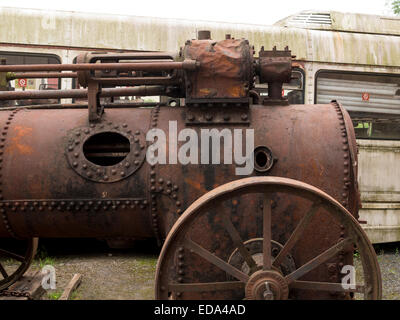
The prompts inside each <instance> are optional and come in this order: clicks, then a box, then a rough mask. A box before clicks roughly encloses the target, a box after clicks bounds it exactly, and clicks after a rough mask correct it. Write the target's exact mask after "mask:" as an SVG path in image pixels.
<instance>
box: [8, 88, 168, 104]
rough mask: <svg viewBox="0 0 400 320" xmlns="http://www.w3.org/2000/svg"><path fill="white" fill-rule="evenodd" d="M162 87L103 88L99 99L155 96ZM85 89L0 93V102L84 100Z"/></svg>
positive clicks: (86, 92)
mask: <svg viewBox="0 0 400 320" xmlns="http://www.w3.org/2000/svg"><path fill="white" fill-rule="evenodd" d="M165 90H166V89H165V87H164V86H139V87H133V88H130V87H126V88H103V89H102V90H101V92H100V97H102V98H104V97H118V96H119V97H121V96H152V95H154V96H156V95H162V94H164V93H165ZM87 94H88V90H87V89H71V90H29V91H0V101H1V100H23V99H61V98H86V97H87Z"/></svg>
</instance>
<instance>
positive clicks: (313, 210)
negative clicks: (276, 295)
mask: <svg viewBox="0 0 400 320" xmlns="http://www.w3.org/2000/svg"><path fill="white" fill-rule="evenodd" d="M320 205H321V203H320V202H319V201H317V202H314V203H313V205H312V206H311V208H310V210H309V211H308V212H307V213H306V214H305V215H304V217H303V218H302V219H301V220H300V222H299V224H298V225H297V227H296V229H295V230H294V231H293V233H292V234H291V235H290V237H289V240H288V241H286V243H285V245H284V246H283V248H282V250H281V251H280V252H279V254H278V255H277V256H276V258H275V260H274V262H273V266H274V267H277V268H278V267H279V266H280V265H281V263H282V261H283V259H285V257H286V256H287V254H288V253H289V251H290V250H292V248H293V247H294V245H295V244H296V243H297V241H298V240H299V239H300V237H301V235H302V234H303V232H304V230H305V229H306V227H307V226H308V224H309V222H310V221H311V219H312V217H313V216H314V215H315V213H316V212H317V211H318V209H319V207H320Z"/></svg>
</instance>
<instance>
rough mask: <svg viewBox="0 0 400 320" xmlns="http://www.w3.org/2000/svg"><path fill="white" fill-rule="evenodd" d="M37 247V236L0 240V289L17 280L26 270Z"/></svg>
mask: <svg viewBox="0 0 400 320" xmlns="http://www.w3.org/2000/svg"><path fill="white" fill-rule="evenodd" d="M37 247H38V238H32V239H26V240H15V239H1V240H0V274H1V276H0V290H3V289H6V288H8V287H9V286H11V285H12V284H13V283H14V282H16V281H17V280H19V279H20V278H21V277H22V276H23V275H24V273H25V271H26V270H28V268H29V266H30V264H31V262H32V260H33V258H34V257H35V254H36V250H37Z"/></svg>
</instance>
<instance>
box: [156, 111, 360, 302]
mask: <svg viewBox="0 0 400 320" xmlns="http://www.w3.org/2000/svg"><path fill="white" fill-rule="evenodd" d="M160 110H161V111H160V114H159V117H158V122H157V127H158V128H161V129H163V130H164V131H165V132H168V131H169V130H168V127H169V124H170V121H177V122H176V123H177V132H178V133H179V132H180V131H181V130H182V129H185V128H191V129H193V130H195V131H196V132H197V133H198V136H199V137H200V136H201V129H204V128H209V129H212V128H217V129H220V130H222V129H229V130H232V132H233V130H234V129H243V130H246V129H254V146H255V147H259V146H265V147H268V149H270V150H271V152H272V154H273V156H274V157H275V158H276V160H275V162H274V165H273V167H272V168H271V169H270V170H269V171H267V172H257V171H254V172H252V175H256V176H257V175H270V176H278V177H288V178H292V179H296V180H299V181H303V182H306V183H308V184H311V185H313V186H315V187H317V188H319V189H321V190H323V191H325V192H327V193H328V194H330V195H331V196H333V197H334V198H335V199H337V200H338V201H339V202H341V203H342V204H343V205H344V206H345V207H347V208H348V209H349V211H350V212H352V213H353V214H356V208H357V204H356V202H355V201H352V199H354V198H355V196H354V194H355V193H356V192H357V191H356V190H355V184H354V183H355V182H354V176H353V175H352V170H351V160H350V158H351V156H350V149H351V148H354V146H355V144H354V141H350V140H352V139H351V137H350V138H349V137H348V136H347V130H346V126H345V123H347V124H348V125H349V127H348V128H347V129H348V131H349V132H351V130H353V129H352V127H351V122H346V121H345V118H346V117H347V115H346V112H345V111H342V110H340V108H339V107H338V106H337V105H335V104H330V105H306V106H303V105H292V106H273V107H272V106H271V107H265V106H252V107H251V108H250V109H249V112H248V113H246V112H245V111H243V113H246V114H247V117H246V116H243V117H242V114H240V113H239V114H235V112H234V111H232V110H230V109H226V110H219V111H216V112H214V113H212V112H210V111H209V114H208V117H207V118H208V120H207V119H206V116H205V115H206V114H207V112H198V111H196V109H192V110H190V112H189V111H188V112H186V113H182V112H181V111H180V110H179V109H177V108H175V109H174V108H161V109H160ZM343 112H344V113H345V114H343ZM188 114H190V115H195V116H194V117H191V116H188ZM210 115H212V117H210ZM226 115H229V117H226ZM224 118H225V119H228V118H229V119H230V120H229V121H227V120H224ZM210 119H211V120H210ZM229 122H231V124H229ZM241 122H242V123H241ZM243 132H245V131H243ZM167 139H168V142H169V141H171V146H173V145H174V144H175V143H176V140H177V137H176V136H169V137H167ZM183 143H184V142H179V143H178V149H179V146H181V145H182V144H183ZM200 143H201V142H200V141H199V145H200ZM221 144H222V143H221ZM233 145H235V142H233ZM351 146H353V147H351ZM353 154H356V152H355V150H353ZM199 159H200V155H199ZM221 159H223V151H222V148H221ZM221 162H223V161H221ZM236 167H237V166H236V165H229V164H215V165H211V164H188V165H184V166H182V165H179V164H177V165H159V166H156V168H155V170H154V171H155V174H154V180H153V181H154V186H155V190H156V191H157V199H158V200H157V212H158V225H159V226H160V228H161V231H160V233H161V237H166V236H167V234H168V232H169V231H170V229H171V228H172V227H173V224H174V222H175V221H176V219H178V218H179V216H180V214H181V213H182V212H183V210H184V208H186V207H188V206H189V205H190V204H191V203H193V201H194V200H196V199H197V198H199V197H200V196H201V195H203V194H205V193H206V192H207V191H210V190H212V189H214V188H215V187H217V186H219V185H222V184H224V183H226V182H229V181H233V180H237V179H240V178H242V177H243V176H238V175H236V173H235V169H236ZM239 167H240V166H239ZM300 196H301V195H299V196H298V197H297V196H288V195H285V194H275V195H273V198H272V200H273V207H272V239H274V240H275V241H278V242H279V243H281V244H284V243H285V242H286V241H287V240H288V238H289V236H290V235H291V233H292V232H293V230H294V228H295V227H296V226H297V224H298V222H299V221H300V219H301V218H302V217H303V215H304V214H305V212H307V211H308V210H309V208H310V206H311V203H310V202H307V201H305V200H304V199H302V198H301V197H300ZM262 203H263V196H262V195H257V194H255V195H246V196H241V197H238V198H235V199H231V200H228V201H226V202H224V203H223V204H222V206H220V207H216V208H213V209H211V210H210V212H209V213H208V214H207V215H206V216H204V218H202V219H199V220H198V221H196V223H195V224H194V226H193V229H191V230H192V231H191V236H192V240H194V241H195V242H197V243H200V244H201V245H202V246H203V247H204V248H206V249H207V250H209V251H211V252H215V254H216V255H217V256H219V257H220V258H222V259H224V260H225V261H227V260H228V259H229V256H230V255H231V254H232V252H233V251H234V249H235V247H234V246H233V245H232V242H231V241H230V239H229V236H228V234H227V233H226V231H225V230H224V227H223V225H222V224H221V222H220V221H221V220H220V218H219V216H220V214H221V212H222V211H224V212H227V213H228V215H230V217H231V219H232V221H233V223H234V225H235V226H236V228H237V229H238V231H239V233H240V235H241V237H242V239H243V241H246V240H249V239H255V238H260V237H262V230H261V229H262ZM167 212H168V214H167ZM342 236H343V235H342V228H341V226H340V225H338V223H337V222H335V221H334V219H332V218H331V217H330V216H329V214H328V213H327V212H325V211H321V212H320V213H319V214H318V215H317V216H316V218H315V219H314V220H313V221H312V223H311V224H310V226H309V228H308V229H307V232H306V233H305V234H304V235H303V237H302V239H301V240H300V241H299V242H298V243H297V245H296V249H295V250H294V252H293V258H294V261H295V263H296V265H297V266H300V265H303V264H304V263H306V262H308V261H309V260H310V259H312V258H314V257H316V256H317V255H318V254H320V253H321V252H323V251H324V250H326V249H327V248H329V247H330V246H332V245H333V244H335V243H336V242H337V241H338V239H339V238H340V237H342ZM351 263H352V252H351V250H350V251H348V252H344V253H343V255H341V256H340V257H339V258H334V259H332V260H331V261H329V263H325V264H323V265H322V266H320V267H319V268H317V269H315V270H314V271H313V272H312V273H310V274H309V275H307V276H305V277H304V278H303V279H304V280H307V279H309V280H312V279H314V280H315V279H318V280H319V281H328V282H331V281H334V282H335V281H338V277H339V273H338V272H339V269H340V267H339V266H340V265H341V264H344V265H345V264H351ZM184 266H185V268H184V275H185V276H184V277H185V279H187V280H186V281H187V282H190V279H191V278H193V279H196V281H199V282H210V281H215V279H216V278H215V276H214V275H215V272H217V273H218V271H216V270H215V267H214V266H212V265H210V264H209V263H207V262H206V261H204V259H201V258H199V257H197V256H195V255H190V256H189V255H188V256H185V262H184ZM177 268H178V267H177ZM329 270H333V272H331V271H329ZM179 272H181V270H178V269H177V270H176V275H177V279H178V277H180V275H179ZM211 275H213V276H211ZM219 276H220V277H221V278H220V279H219V280H220V281H224V277H226V275H224V273H221V274H220V275H219ZM226 297H227V296H226V292H224V293H223V295H222V296H218V294H217V293H216V294H215V296H207V297H206V298H210V299H214V298H215V299H218V298H226ZM299 297H302V298H307V297H309V298H310V297H312V293H311V296H309V295H307V293H302V294H301V295H300V296H299ZM192 298H202V297H201V296H200V295H196V294H194V296H193V297H192ZM231 298H238V297H233V296H232V297H231ZM239 298H240V297H239ZM320 298H322V299H324V298H326V299H329V298H332V297H331V296H330V295H329V293H326V294H325V293H324V294H321V295H320Z"/></svg>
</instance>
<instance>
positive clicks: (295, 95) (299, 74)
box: [256, 68, 304, 104]
mask: <svg viewBox="0 0 400 320" xmlns="http://www.w3.org/2000/svg"><path fill="white" fill-rule="evenodd" d="M256 90H257V91H258V92H259V93H260V95H261V96H267V95H268V84H259V83H256ZM282 96H283V97H286V98H287V99H288V100H289V103H290V104H303V103H304V71H303V70H301V69H299V68H293V71H292V79H291V80H290V82H289V83H284V84H283V90H282Z"/></svg>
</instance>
